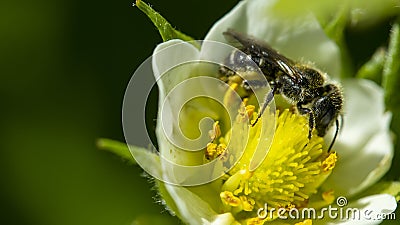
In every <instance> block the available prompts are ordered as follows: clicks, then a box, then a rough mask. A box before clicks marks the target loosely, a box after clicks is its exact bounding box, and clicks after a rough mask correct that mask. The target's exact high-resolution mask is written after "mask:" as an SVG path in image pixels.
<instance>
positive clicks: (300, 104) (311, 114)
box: [297, 102, 315, 139]
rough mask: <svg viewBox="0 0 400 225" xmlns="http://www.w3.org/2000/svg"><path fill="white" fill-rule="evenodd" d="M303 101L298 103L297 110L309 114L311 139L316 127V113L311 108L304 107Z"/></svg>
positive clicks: (309, 136) (309, 137) (309, 135)
mask: <svg viewBox="0 0 400 225" xmlns="http://www.w3.org/2000/svg"><path fill="white" fill-rule="evenodd" d="M303 104H304V103H303V102H299V103H297V110H298V111H299V113H300V114H303V115H304V114H308V127H309V130H308V139H311V136H312V130H313V129H314V122H315V121H314V113H313V111H312V110H311V109H309V108H304V107H303Z"/></svg>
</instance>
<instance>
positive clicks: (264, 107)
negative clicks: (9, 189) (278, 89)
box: [251, 88, 275, 127]
mask: <svg viewBox="0 0 400 225" xmlns="http://www.w3.org/2000/svg"><path fill="white" fill-rule="evenodd" d="M274 93H275V88H272V89H271V91H270V92H269V93H268V94H267V96H266V97H265V100H264V103H263V105H262V108H261V110H260V112H259V113H258V116H257V119H256V120H255V121H254V122H253V123H252V124H251V126H252V127H254V125H256V123H257V122H258V120H259V119H260V118H261V116H262V114H263V113H264V111H265V109H266V108H267V106H268V105H269V103H270V102H271V101H272V99H273V98H274Z"/></svg>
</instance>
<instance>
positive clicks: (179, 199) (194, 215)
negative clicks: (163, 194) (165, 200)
mask: <svg viewBox="0 0 400 225" xmlns="http://www.w3.org/2000/svg"><path fill="white" fill-rule="evenodd" d="M165 188H166V190H167V191H168V193H169V194H170V196H171V198H172V199H173V200H174V201H175V204H176V207H177V209H178V212H177V213H178V214H179V215H180V216H181V217H180V219H182V220H183V221H184V222H186V223H188V224H191V225H196V224H203V223H204V221H213V220H214V218H215V217H216V216H217V213H216V212H215V211H214V210H213V209H212V208H211V207H210V205H209V204H208V203H207V202H205V201H204V200H203V199H202V198H200V197H199V196H198V195H196V194H194V193H193V192H191V191H190V190H188V189H187V188H185V187H179V186H175V185H169V184H165Z"/></svg>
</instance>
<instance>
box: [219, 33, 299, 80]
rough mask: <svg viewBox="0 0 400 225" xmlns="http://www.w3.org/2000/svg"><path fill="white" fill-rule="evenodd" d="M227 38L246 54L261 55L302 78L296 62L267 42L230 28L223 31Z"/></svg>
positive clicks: (296, 77) (296, 76) (294, 76)
mask: <svg viewBox="0 0 400 225" xmlns="http://www.w3.org/2000/svg"><path fill="white" fill-rule="evenodd" d="M223 34H224V36H225V39H226V40H227V41H228V42H229V43H231V44H232V45H233V46H235V47H237V48H238V49H240V50H242V51H244V52H245V53H246V54H250V55H251V56H255V57H260V58H262V59H264V60H266V62H267V63H269V64H270V65H273V66H276V67H277V68H279V69H280V70H281V71H282V72H284V73H285V74H287V75H289V76H291V77H293V78H295V79H300V76H299V71H298V70H297V68H296V67H295V66H294V65H295V63H294V62H293V61H292V60H290V59H288V58H286V57H285V56H283V55H281V54H279V53H278V52H277V51H276V50H275V49H273V48H272V47H270V46H269V45H268V44H267V43H265V42H263V41H261V40H258V39H255V38H253V37H250V36H248V35H245V34H242V33H239V32H237V31H234V30H233V29H228V30H227V31H226V32H224V33H223Z"/></svg>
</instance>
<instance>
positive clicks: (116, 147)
mask: <svg viewBox="0 0 400 225" xmlns="http://www.w3.org/2000/svg"><path fill="white" fill-rule="evenodd" d="M97 147H98V148H99V149H101V150H107V151H110V152H112V153H114V154H115V155H118V156H119V157H121V158H122V159H123V160H125V161H127V162H128V163H129V164H136V160H135V159H134V158H133V156H132V154H131V152H130V151H129V148H128V145H127V144H125V143H122V142H119V141H114V140H111V139H106V138H100V139H98V140H97ZM143 150H144V151H147V150H145V149H143Z"/></svg>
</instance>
